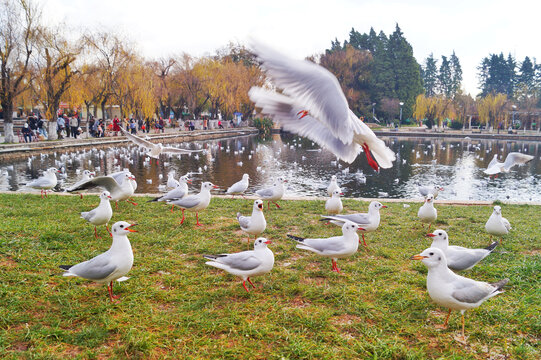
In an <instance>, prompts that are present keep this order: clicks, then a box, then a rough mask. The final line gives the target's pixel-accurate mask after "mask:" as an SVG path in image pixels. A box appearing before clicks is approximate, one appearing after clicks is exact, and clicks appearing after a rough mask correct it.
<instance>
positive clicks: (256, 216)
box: [237, 200, 267, 238]
mask: <svg viewBox="0 0 541 360" xmlns="http://www.w3.org/2000/svg"><path fill="white" fill-rule="evenodd" d="M237 220H238V221H239V225H240V228H241V230H242V231H244V232H246V233H248V234H249V235H255V237H256V238H257V236H258V235H259V234H261V233H262V232H263V231H265V228H266V227H267V221H266V220H265V215H263V201H262V200H256V201H254V207H253V210H252V216H242V215H241V213H240V212H238V213H237Z"/></svg>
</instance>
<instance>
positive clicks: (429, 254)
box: [410, 248, 447, 269]
mask: <svg viewBox="0 0 541 360" xmlns="http://www.w3.org/2000/svg"><path fill="white" fill-rule="evenodd" d="M410 260H421V261H422V262H423V264H425V265H426V267H428V268H429V269H430V268H433V267H437V266H441V265H442V264H443V266H447V259H446V258H445V255H444V254H443V251H441V250H440V249H436V248H428V249H426V250H425V251H423V252H422V253H420V254H418V255H413V256H412V257H410Z"/></svg>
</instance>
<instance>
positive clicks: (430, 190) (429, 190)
mask: <svg viewBox="0 0 541 360" xmlns="http://www.w3.org/2000/svg"><path fill="white" fill-rule="evenodd" d="M417 189H418V190H419V193H420V194H421V195H422V196H427V195H428V194H432V195H434V199H436V198H437V197H438V194H439V192H440V191H443V187H441V186H439V185H434V186H433V187H428V186H419V187H418V188H417Z"/></svg>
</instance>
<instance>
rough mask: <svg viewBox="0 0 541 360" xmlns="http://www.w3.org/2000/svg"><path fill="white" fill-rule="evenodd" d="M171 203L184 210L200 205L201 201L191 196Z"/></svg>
mask: <svg viewBox="0 0 541 360" xmlns="http://www.w3.org/2000/svg"><path fill="white" fill-rule="evenodd" d="M170 203H171V204H174V205H176V206H179V207H181V208H184V209H191V208H193V207H196V206H197V205H199V203H201V199H200V198H199V196H197V195H190V196H186V197H184V198H182V199H178V200H174V201H171V202H170Z"/></svg>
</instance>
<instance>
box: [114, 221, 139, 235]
mask: <svg viewBox="0 0 541 360" xmlns="http://www.w3.org/2000/svg"><path fill="white" fill-rule="evenodd" d="M135 225H137V224H130V223H128V222H126V221H118V222H116V223H114V224H113V227H112V228H111V231H112V234H113V236H115V235H128V233H130V232H137V230H133V229H132V226H135Z"/></svg>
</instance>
